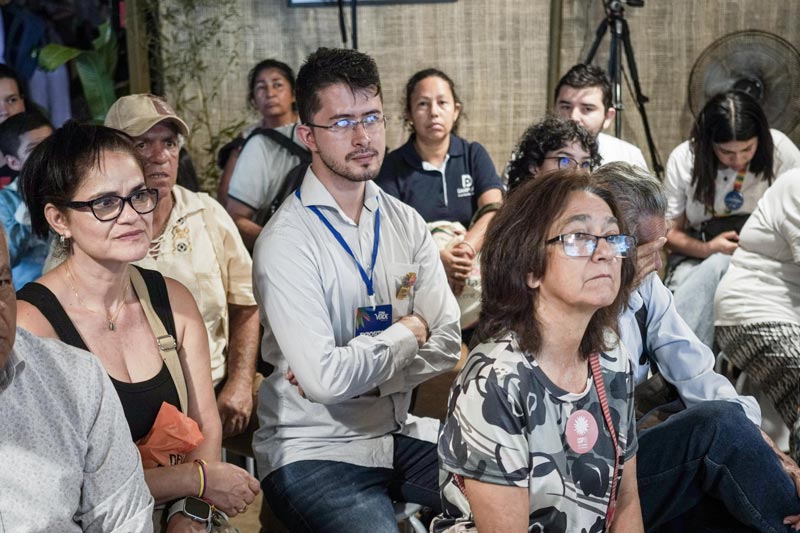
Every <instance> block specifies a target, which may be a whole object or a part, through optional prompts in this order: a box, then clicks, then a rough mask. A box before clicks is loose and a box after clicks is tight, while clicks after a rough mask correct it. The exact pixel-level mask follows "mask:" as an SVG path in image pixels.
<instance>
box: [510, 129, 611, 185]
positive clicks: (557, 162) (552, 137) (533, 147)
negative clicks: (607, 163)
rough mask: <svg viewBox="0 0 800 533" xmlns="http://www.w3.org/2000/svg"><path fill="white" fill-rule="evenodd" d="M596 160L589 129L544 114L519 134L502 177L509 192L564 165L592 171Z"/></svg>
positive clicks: (597, 160) (598, 159) (563, 167)
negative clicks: (519, 136) (545, 116)
mask: <svg viewBox="0 0 800 533" xmlns="http://www.w3.org/2000/svg"><path fill="white" fill-rule="evenodd" d="M599 163H600V155H599V154H598V152H597V144H596V142H595V140H594V139H593V138H592V136H591V135H590V134H589V132H588V131H586V130H585V129H584V128H583V127H582V126H581V125H580V124H578V123H577V122H575V121H573V120H569V119H561V118H555V117H547V118H545V119H544V120H542V121H541V122H537V123H536V124H533V125H532V126H530V127H529V128H528V129H527V130H525V133H523V134H522V137H521V138H520V141H519V144H518V145H517V148H516V149H515V150H514V153H513V155H512V159H511V161H509V163H508V164H507V165H506V173H505V176H504V177H505V179H506V183H507V185H508V189H509V191H511V190H513V189H515V188H516V187H517V186H518V185H519V184H520V183H522V182H523V181H525V180H527V179H528V178H530V177H535V176H542V175H544V174H547V173H548V172H553V171H555V170H559V169H567V168H570V169H574V170H580V171H583V172H591V171H592V169H594V168H595V167H596V166H597V165H598V164H599Z"/></svg>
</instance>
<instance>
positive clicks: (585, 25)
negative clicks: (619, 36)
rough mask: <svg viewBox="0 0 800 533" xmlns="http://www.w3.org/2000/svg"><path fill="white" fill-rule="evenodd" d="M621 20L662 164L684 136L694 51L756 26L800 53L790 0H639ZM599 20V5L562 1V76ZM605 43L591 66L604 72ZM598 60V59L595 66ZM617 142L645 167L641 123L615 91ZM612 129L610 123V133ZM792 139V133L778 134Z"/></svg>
mask: <svg viewBox="0 0 800 533" xmlns="http://www.w3.org/2000/svg"><path fill="white" fill-rule="evenodd" d="M625 16H626V19H627V20H628V24H629V26H630V29H631V37H632V39H631V40H632V43H633V47H634V52H635V56H636V63H637V65H638V67H639V78H640V80H641V83H642V90H643V92H644V94H645V95H647V96H649V97H650V103H649V104H648V105H647V113H648V116H649V118H650V125H651V129H652V131H653V136H654V138H655V141H656V145H657V147H658V149H659V151H660V153H661V158H662V160H663V162H664V163H665V164H666V160H667V157H668V156H669V153H670V151H671V150H672V149H673V148H674V147H675V146H677V145H678V144H679V143H680V142H681V141H683V140H684V139H686V138H687V137H688V135H689V131H690V129H691V126H692V120H693V117H692V114H691V112H690V111H689V106H688V98H687V92H686V91H687V85H688V81H689V73H690V71H691V68H692V65H693V64H694V62H695V60H696V59H697V58H698V57H699V56H700V54H701V53H702V51H703V50H704V49H705V48H706V47H707V46H709V45H710V44H711V43H713V42H714V41H715V40H716V39H718V38H719V37H722V36H723V35H726V34H728V33H732V32H735V31H741V30H748V29H758V30H763V31H768V32H771V33H774V34H776V35H778V36H780V37H782V38H783V39H786V40H787V41H789V42H790V43H792V44H793V45H794V46H795V47H798V48H800V25H798V23H797V21H798V20H800V2H797V1H795V0H767V1H764V0H714V1H707V2H700V1H696V0H671V1H669V2H665V1H660V0H646V5H645V7H644V8H628V9H626V11H625ZM602 17H603V10H602V2H601V1H600V0H566V2H565V6H564V26H563V34H562V41H561V44H562V47H561V50H562V54H561V66H562V71H563V72H565V71H566V70H567V69H568V68H569V67H570V66H571V65H572V64H573V63H575V62H577V61H579V60H581V59H582V58H584V57H585V56H586V53H587V52H588V51H589V48H590V46H591V43H592V41H593V39H594V35H595V29H596V28H597V25H598V24H599V22H600V20H601V19H602ZM608 40H609V37H608V36H606V38H605V41H604V43H603V46H602V48H601V52H602V57H600V55H598V59H597V60H596V61H595V62H597V63H598V64H599V65H601V66H603V67H605V66H606V61H607V57H608V55H607V51H608ZM598 61H599V62H598ZM623 102H624V103H625V104H626V105H627V108H626V111H625V112H624V116H625V120H624V124H623V138H625V139H627V140H629V141H631V142H634V143H636V144H637V145H639V146H640V147H642V149H643V151H644V152H645V157H646V158H647V160H648V163H649V162H650V156H649V154H648V153H647V150H646V146H647V145H646V142H645V138H644V134H643V130H642V127H641V120H640V119H639V115H638V113H637V111H636V110H635V109H634V108H633V104H632V102H633V98H632V95H631V94H630V93H629V92H628V90H627V88H625V89H624V91H623ZM610 130H611V131H610V132H613V125H612V127H611V128H610ZM786 133H787V134H789V135H790V136H791V137H792V139H793V140H794V141H795V142H798V141H800V128H795V130H794V131H793V132H786Z"/></svg>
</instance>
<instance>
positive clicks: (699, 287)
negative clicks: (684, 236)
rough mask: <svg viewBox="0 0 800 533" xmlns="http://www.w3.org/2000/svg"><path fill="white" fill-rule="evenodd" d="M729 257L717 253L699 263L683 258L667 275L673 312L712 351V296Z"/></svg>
mask: <svg viewBox="0 0 800 533" xmlns="http://www.w3.org/2000/svg"><path fill="white" fill-rule="evenodd" d="M730 262H731V256H729V255H725V254H721V253H716V254H713V255H710V256H708V257H707V258H706V259H703V260H700V259H695V258H691V257H690V258H688V259H684V260H683V262H681V263H679V264H678V265H677V266H676V267H675V268H674V269H673V270H672V272H671V273H670V274H669V275H668V276H667V287H669V289H670V290H671V291H672V293H673V295H674V297H675V309H676V310H677V311H678V314H679V315H681V317H682V318H683V319H684V320H685V321H686V323H687V324H688V325H689V327H690V328H692V331H694V333H695V335H697V337H698V338H699V339H700V340H701V341H702V342H703V344H705V345H706V346H708V347H709V348H711V349H712V350H713V349H714V294H716V292H717V285H719V281H720V280H721V279H722V276H724V275H725V272H727V271H728V265H729V264H730Z"/></svg>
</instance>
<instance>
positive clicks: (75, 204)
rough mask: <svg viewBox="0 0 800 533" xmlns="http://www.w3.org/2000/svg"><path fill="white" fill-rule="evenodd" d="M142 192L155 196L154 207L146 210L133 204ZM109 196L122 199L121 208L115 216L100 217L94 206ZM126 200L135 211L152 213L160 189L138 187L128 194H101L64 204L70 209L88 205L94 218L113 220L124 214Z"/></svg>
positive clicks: (101, 220)
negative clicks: (134, 199) (89, 198)
mask: <svg viewBox="0 0 800 533" xmlns="http://www.w3.org/2000/svg"><path fill="white" fill-rule="evenodd" d="M141 193H147V194H149V195H152V196H153V199H154V201H153V207H152V208H151V209H148V210H146V211H139V210H138V209H136V206H135V205H133V197H134V196H136V195H137V194H141ZM108 198H116V199H117V200H121V202H120V203H119V210H118V211H117V214H116V215H114V216H112V217H110V218H100V216H99V215H98V214H97V212H96V211H95V210H94V206H95V204H97V203H99V202H101V201H102V200H107V199H108ZM126 202H127V203H128V204H130V206H131V209H133V210H134V211H136V212H137V213H139V214H140V215H146V214H147V213H152V212H153V211H155V210H156V207H158V189H153V188H152V187H151V188H147V189H138V190H136V191H133V192H132V193H130V194H129V195H128V196H119V195H116V194H106V195H105V196H101V197H99V198H95V199H94V200H87V201H81V202H67V203H66V204H64V205H65V206H66V207H69V208H70V209H86V208H87V207H88V208H89V210H91V212H92V215H94V218H96V219H97V220H99V221H100V222H111V221H112V220H116V219H118V218H119V216H120V215H121V214H122V210H123V209H125V203H126Z"/></svg>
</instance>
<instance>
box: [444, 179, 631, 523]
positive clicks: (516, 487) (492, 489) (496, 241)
mask: <svg viewBox="0 0 800 533" xmlns="http://www.w3.org/2000/svg"><path fill="white" fill-rule="evenodd" d="M635 246H636V243H635V239H633V237H631V236H629V235H627V234H626V233H625V226H624V224H623V223H622V222H621V220H620V215H619V212H618V210H617V208H616V206H615V203H614V202H613V200H612V199H611V198H610V195H608V194H607V193H604V192H602V191H600V190H598V189H597V188H595V187H594V186H593V185H592V183H591V177H590V176H589V174H588V173H585V172H581V171H578V170H575V169H565V170H559V171H556V172H553V173H549V174H546V175H544V176H542V177H540V178H538V179H535V180H528V181H526V182H525V183H523V184H522V185H520V186H519V187H518V188H517V189H516V190H515V191H513V192H512V193H510V194H509V196H508V199H507V201H506V204H505V205H504V206H503V209H502V210H500V212H499V213H498V214H497V216H496V217H495V219H494V221H493V222H492V224H491V225H490V227H489V231H488V232H487V235H486V243H485V246H484V249H483V257H482V261H481V270H482V274H483V308H482V313H481V321H480V324H479V326H478V329H477V331H476V332H475V336H476V338H477V340H478V342H479V344H478V345H477V346H476V347H475V348H474V349H473V350H472V351H471V353H470V354H469V356H468V358H467V360H466V362H465V363H464V365H463V367H462V369H461V371H460V373H459V375H458V377H457V378H456V380H455V383H454V385H453V388H452V390H451V396H450V402H449V410H448V415H447V418H446V420H445V423H444V427H443V430H442V432H441V434H440V438H439V460H440V468H441V470H442V471H441V473H440V479H441V480H442V481H443V484H442V490H443V493H442V501H443V505H444V515H443V516H441V517H439V518H438V519H437V520H436V522H435V524H434V526H433V527H432V531H435V532H442V531H473V530H472V529H465V530H462V529H458V527H467V528H470V527H477V530H478V531H528V530H537V531H538V530H541V531H581V530H584V531H589V530H593V531H611V532H622V531H637V532H641V531H643V528H642V517H641V511H640V509H639V498H638V492H637V485H636V450H637V440H636V428H635V419H634V409H633V377H632V375H631V371H630V363H629V361H628V359H627V357H626V356H625V353H624V350H622V349H620V347H619V345H618V344H619V341H618V339H617V338H616V333H615V332H616V328H617V316H618V314H619V312H620V311H621V310H622V309H623V308H624V305H625V302H626V301H627V298H628V294H629V290H630V285H631V282H632V280H633V275H634V263H633V255H634V253H635ZM451 528H452V529H451Z"/></svg>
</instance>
